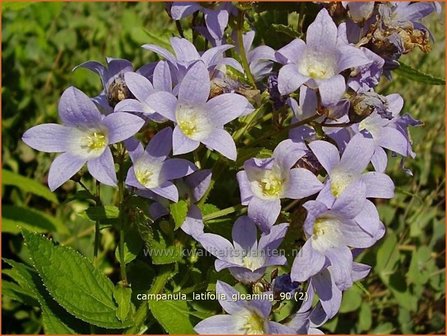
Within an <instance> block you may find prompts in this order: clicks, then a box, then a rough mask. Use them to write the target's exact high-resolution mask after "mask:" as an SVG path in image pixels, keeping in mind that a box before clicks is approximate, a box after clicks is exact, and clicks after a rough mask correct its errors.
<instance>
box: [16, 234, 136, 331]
mask: <svg viewBox="0 0 447 336" xmlns="http://www.w3.org/2000/svg"><path fill="white" fill-rule="evenodd" d="M23 237H24V239H25V244H26V246H27V247H28V250H29V253H30V256H31V260H32V261H33V263H34V267H35V268H36V270H37V272H38V273H39V275H40V276H41V278H42V280H43V282H44V284H45V286H46V288H47V289H48V292H49V293H50V294H51V295H52V297H53V298H54V299H55V300H56V301H57V302H58V303H59V304H60V305H61V306H62V307H64V308H65V309H66V310H67V311H68V312H69V313H70V314H72V315H74V316H76V317H77V318H79V319H81V320H83V321H85V322H88V323H91V324H94V325H96V326H99V327H104V328H109V329H121V328H124V327H126V326H128V325H130V324H131V323H124V322H121V321H119V320H118V319H117V317H116V311H117V306H116V304H115V301H114V299H113V293H114V286H113V284H112V282H111V281H110V280H109V279H108V278H107V277H106V276H105V275H104V274H102V273H101V272H99V271H98V270H97V269H96V268H94V267H93V265H92V264H91V263H90V261H89V260H88V259H87V258H85V257H84V256H82V255H81V254H80V253H78V252H77V251H75V250H73V249H72V248H69V247H65V246H54V244H53V243H52V242H51V241H50V240H48V239H46V238H44V237H42V236H40V235H38V234H35V233H31V232H28V231H23Z"/></svg>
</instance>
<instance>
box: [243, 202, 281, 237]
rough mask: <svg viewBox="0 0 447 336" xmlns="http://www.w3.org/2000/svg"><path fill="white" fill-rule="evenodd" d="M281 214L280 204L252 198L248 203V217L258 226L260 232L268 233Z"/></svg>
mask: <svg viewBox="0 0 447 336" xmlns="http://www.w3.org/2000/svg"><path fill="white" fill-rule="evenodd" d="M280 212H281V202H280V200H279V199H277V200H272V201H268V200H262V199H260V198H257V197H253V198H252V199H251V201H250V203H248V216H249V217H250V218H251V219H252V220H253V221H254V222H255V223H256V225H258V227H259V228H260V229H261V231H262V232H265V233H269V232H270V230H271V227H272V225H273V224H274V223H275V222H276V219H277V218H278V216H279V213H280Z"/></svg>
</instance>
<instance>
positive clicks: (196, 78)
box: [157, 61, 211, 114]
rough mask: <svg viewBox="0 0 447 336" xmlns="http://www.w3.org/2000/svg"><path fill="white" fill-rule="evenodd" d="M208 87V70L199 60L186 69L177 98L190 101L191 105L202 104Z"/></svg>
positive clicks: (208, 93) (209, 87)
mask: <svg viewBox="0 0 447 336" xmlns="http://www.w3.org/2000/svg"><path fill="white" fill-rule="evenodd" d="M210 89H211V82H210V77H209V74H208V70H207V69H206V66H205V64H204V63H203V62H202V61H199V62H197V63H195V64H194V65H193V66H192V67H191V68H190V69H189V70H188V72H187V73H186V75H185V77H184V78H183V80H182V82H181V83H180V86H179V92H178V100H179V102H181V103H190V104H192V105H193V106H194V105H200V104H204V103H205V102H206V101H207V100H208V97H209V95H210ZM157 112H159V111H157ZM159 113H160V112H159ZM160 114H162V113H160Z"/></svg>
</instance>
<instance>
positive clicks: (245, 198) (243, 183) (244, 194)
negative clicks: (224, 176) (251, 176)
mask: <svg viewBox="0 0 447 336" xmlns="http://www.w3.org/2000/svg"><path fill="white" fill-rule="evenodd" d="M236 178H237V181H238V183H239V191H240V193H241V204H242V205H247V204H248V202H249V201H250V200H251V198H252V197H253V192H252V191H251V187H250V181H249V180H248V177H247V173H246V172H245V170H242V171H240V172H238V173H237V174H236Z"/></svg>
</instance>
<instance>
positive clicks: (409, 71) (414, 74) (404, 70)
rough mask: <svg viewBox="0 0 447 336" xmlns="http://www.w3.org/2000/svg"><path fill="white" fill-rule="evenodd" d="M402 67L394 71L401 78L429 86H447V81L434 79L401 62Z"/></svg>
mask: <svg viewBox="0 0 447 336" xmlns="http://www.w3.org/2000/svg"><path fill="white" fill-rule="evenodd" d="M399 63H400V65H399V67H398V68H397V69H395V70H394V72H395V73H397V74H398V75H399V76H401V77H403V78H407V79H410V80H413V81H415V82H419V83H424V84H429V85H445V80H444V79H441V78H436V77H433V76H432V75H429V74H425V73H423V72H421V71H419V70H416V69H414V68H412V67H410V66H408V65H406V64H404V63H402V62H399Z"/></svg>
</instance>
